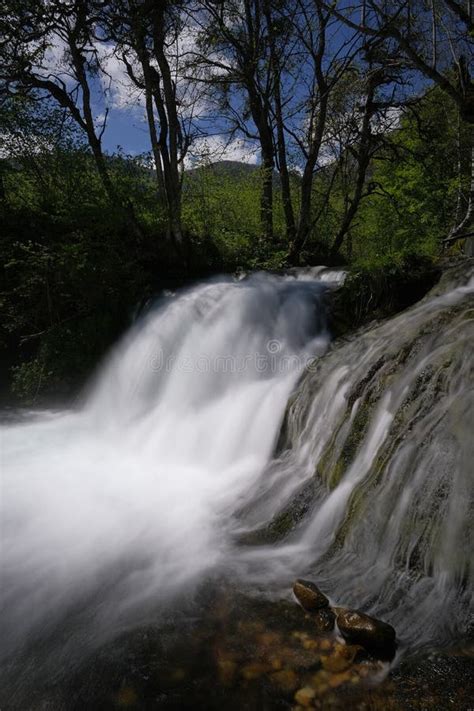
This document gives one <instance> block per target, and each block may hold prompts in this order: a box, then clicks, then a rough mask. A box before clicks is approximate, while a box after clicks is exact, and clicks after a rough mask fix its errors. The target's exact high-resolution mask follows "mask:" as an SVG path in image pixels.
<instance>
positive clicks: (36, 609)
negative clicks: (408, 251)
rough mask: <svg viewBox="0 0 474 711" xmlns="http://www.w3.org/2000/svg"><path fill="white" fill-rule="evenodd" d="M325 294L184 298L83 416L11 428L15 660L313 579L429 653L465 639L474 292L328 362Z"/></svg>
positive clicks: (7, 636)
mask: <svg viewBox="0 0 474 711" xmlns="http://www.w3.org/2000/svg"><path fill="white" fill-rule="evenodd" d="M327 274H328V272H327V271H324V272H321V270H315V271H308V270H307V271H306V272H302V273H301V274H294V273H293V274H290V275H288V276H286V277H278V276H271V275H254V276H252V277H250V278H246V279H243V280H240V281H233V280H230V279H226V280H220V281H219V280H216V281H213V282H209V283H205V284H201V285H198V286H196V287H194V288H191V289H188V290H184V291H181V292H178V293H177V294H176V295H173V296H169V297H166V298H165V299H163V300H162V301H161V302H160V303H159V304H157V305H156V306H155V307H154V308H153V309H151V310H150V312H149V313H148V314H147V315H146V316H144V317H142V318H141V319H140V320H139V321H138V323H136V325H135V326H134V327H133V328H132V329H131V330H130V331H129V333H128V334H127V335H126V336H125V337H124V338H123V340H122V342H121V343H120V344H119V345H118V346H117V347H116V348H115V349H113V351H112V353H111V354H110V356H109V358H108V359H107V361H106V363H105V364H104V365H103V367H102V368H101V370H100V372H99V373H98V375H97V376H96V378H94V380H93V382H92V384H91V385H90V387H89V388H88V392H87V396H86V397H85V398H84V401H83V403H82V405H81V407H80V408H78V409H77V410H75V411H69V412H58V413H43V414H39V415H36V416H34V417H31V418H29V419H28V418H26V419H25V418H23V419H22V420H21V422H19V423H17V424H8V425H4V426H3V427H2V428H1V430H0V434H1V445H2V454H1V456H2V459H1V465H2V501H1V509H2V551H1V558H2V591H1V603H2V631H1V637H0V639H1V646H2V648H3V652H4V654H7V655H8V654H10V653H11V652H15V651H16V650H17V649H19V648H21V646H22V645H24V644H27V645H30V646H31V644H32V643H33V642H34V641H35V640H37V639H39V640H41V639H45V638H46V639H47V638H48V636H50V635H51V636H52V637H54V636H55V635H56V638H57V640H59V641H56V646H58V645H59V647H60V648H62V647H64V645H65V644H66V640H68V639H69V628H72V629H74V628H75V629H76V631H77V630H79V631H80V633H81V634H82V635H83V636H84V637H89V638H90V639H93V641H94V643H97V644H100V642H101V640H102V639H105V638H107V636H108V635H110V634H114V633H116V631H117V630H119V629H121V628H123V626H124V625H125V626H126V625H133V624H136V623H137V622H138V621H140V620H143V619H146V615H147V611H151V610H152V609H156V607H157V606H158V607H161V608H162V609H167V608H166V605H167V603H168V602H170V601H176V599H177V597H179V596H181V595H183V594H186V595H188V596H192V594H193V590H194V589H195V588H196V585H198V584H199V583H200V582H202V581H204V580H206V579H207V578H208V577H209V576H213V575H214V574H220V573H221V572H225V573H227V574H230V575H231V576H232V579H233V580H235V581H236V582H237V583H238V584H240V585H244V586H245V585H249V586H250V588H251V589H252V590H255V589H257V590H258V589H260V590H262V589H263V590H265V591H266V592H268V591H269V590H272V591H273V592H274V593H275V594H277V595H281V594H288V592H289V590H290V589H291V582H292V580H293V579H294V577H297V576H302V575H307V576H311V577H315V578H316V579H317V580H318V582H319V583H320V585H321V586H322V588H323V589H324V591H325V592H327V593H328V594H329V595H330V596H331V597H332V599H333V600H334V601H335V602H337V603H338V604H343V605H349V606H354V607H360V608H363V609H365V610H366V611H367V612H372V613H374V614H376V615H379V616H381V617H382V618H384V619H387V620H388V621H390V622H392V623H393V624H394V625H395V627H396V629H397V632H398V634H399V636H400V637H401V638H402V639H403V640H406V641H407V642H409V644H411V645H417V644H426V643H431V642H433V641H435V640H437V641H443V640H445V639H448V638H449V636H450V635H456V634H462V632H463V630H466V629H467V628H468V625H469V619H470V617H469V615H470V614H472V606H473V602H474V598H473V592H472V590H473V586H472V584H471V583H472V570H473V568H474V561H473V558H472V551H473V548H474V543H473V539H472V535H473V526H472V523H473V510H474V506H473V501H474V486H473V478H472V461H473V458H474V450H473V439H472V426H474V422H473V419H474V418H473V411H474V408H473V401H474V398H473V392H472V389H471V388H470V383H471V378H472V350H471V348H472V340H473V328H474V325H473V321H472V304H473V296H474V282H473V281H472V280H471V281H469V280H468V276H466V274H464V276H463V278H461V277H459V278H458V281H457V282H455V283H452V284H451V283H446V284H444V285H442V286H440V287H439V290H438V293H433V294H432V295H430V296H429V297H428V298H427V299H425V300H424V301H422V302H420V303H419V304H417V305H415V306H414V307H412V308H411V309H409V310H407V311H406V312H404V313H402V314H400V315H399V316H397V317H395V318H393V319H390V320H388V321H386V322H385V323H382V324H381V325H379V326H377V327H373V328H368V329H366V331H365V332H364V333H362V334H360V335H359V336H358V337H355V338H353V339H352V340H350V341H348V342H342V343H340V344H339V346H338V347H334V348H333V349H331V351H330V352H329V353H327V354H326V355H325V356H324V357H323V358H319V357H318V356H321V355H322V354H324V352H325V351H326V348H327V346H328V342H329V337H328V334H327V332H326V327H325V302H326V300H327V297H326V290H327V288H328V283H327V282H328V278H327ZM342 279H343V276H342V275H341V273H335V281H336V282H340V281H341V280H342ZM309 366H311V367H309ZM301 375H302V376H303V377H302V379H301V381H300V382H299V383H298V379H299V377H300V376H301ZM290 396H291V397H290ZM285 412H286V414H285ZM282 423H283V425H284V427H283V434H280V430H281V426H282ZM279 435H280V437H279ZM278 438H279V439H280V442H279V448H278V451H277V452H276V453H275V446H276V444H277V440H278ZM298 507H299V508H298ZM295 511H296V512H297V513H296V514H295V515H294V512H295ZM279 517H280V518H279ZM281 517H282V518H281ZM292 521H293V523H291V522H292ZM275 522H276V525H275ZM282 522H283V523H282ZM272 526H273V528H272ZM262 531H263V533H264V534H265V532H267V533H268V531H270V533H271V536H274V538H273V539H272V538H270V540H271V544H269V543H268V535H266V534H265V535H263V537H262V536H261V537H260V538H259V535H256V536H255V535H254V534H259V533H261V532H262ZM252 536H253V538H252ZM249 540H251V541H252V540H253V543H252V545H249ZM243 543H245V544H244V545H243ZM168 609H169V608H168ZM470 611H471V612H470ZM65 630H67V631H66V632H65ZM65 638H66V639H65ZM74 644H75V643H74ZM33 658H34V657H33ZM53 658H54V655H53Z"/></svg>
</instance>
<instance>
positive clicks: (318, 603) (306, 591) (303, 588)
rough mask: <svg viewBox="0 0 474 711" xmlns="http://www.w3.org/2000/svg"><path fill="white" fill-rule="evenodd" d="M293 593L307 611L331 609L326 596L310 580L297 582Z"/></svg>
mask: <svg viewBox="0 0 474 711" xmlns="http://www.w3.org/2000/svg"><path fill="white" fill-rule="evenodd" d="M293 592H294V594H295V597H296V599H297V600H298V602H299V603H300V605H301V606H302V607H304V609H305V610H308V611H310V612H313V611H315V610H320V609H322V608H326V607H329V600H328V599H327V597H326V595H324V593H322V592H321V590H320V589H319V588H318V587H317V586H316V585H315V584H314V583H312V582H311V581H310V580H297V581H296V582H295V584H294V585H293Z"/></svg>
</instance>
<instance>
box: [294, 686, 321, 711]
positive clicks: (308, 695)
mask: <svg viewBox="0 0 474 711" xmlns="http://www.w3.org/2000/svg"><path fill="white" fill-rule="evenodd" d="M315 695H316V692H315V690H314V689H313V688H312V687H311V686H303V688H301V689H298V691H297V692H296V694H295V701H296V703H297V704H299V705H300V706H303V707H304V708H308V707H309V706H311V705H312V701H313V699H314V697H315Z"/></svg>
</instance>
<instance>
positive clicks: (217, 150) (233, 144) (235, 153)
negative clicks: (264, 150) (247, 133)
mask: <svg viewBox="0 0 474 711" xmlns="http://www.w3.org/2000/svg"><path fill="white" fill-rule="evenodd" d="M258 159H259V150H258V147H257V145H256V144H255V143H253V142H250V141H244V140H243V139H242V138H235V139H233V140H231V141H229V139H228V137H227V136H224V135H217V136H207V137H203V138H198V139H196V140H195V141H194V143H193V144H192V146H191V148H190V149H189V152H188V155H187V156H186V159H185V168H195V167H197V166H199V165H204V164H205V163H209V162H211V163H213V162H216V161H220V160H234V161H239V162H240V163H248V164H250V165H256V164H257V163H258Z"/></svg>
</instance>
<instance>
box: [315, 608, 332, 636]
mask: <svg viewBox="0 0 474 711" xmlns="http://www.w3.org/2000/svg"><path fill="white" fill-rule="evenodd" d="M314 621H315V623H316V632H318V633H319V634H324V633H326V632H332V630H333V629H334V623H335V621H336V615H335V614H334V612H333V611H332V610H331V609H330V608H329V607H322V608H321V609H320V610H318V611H317V612H316V614H315V616H314Z"/></svg>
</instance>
